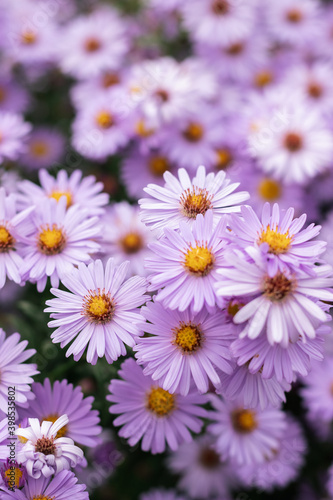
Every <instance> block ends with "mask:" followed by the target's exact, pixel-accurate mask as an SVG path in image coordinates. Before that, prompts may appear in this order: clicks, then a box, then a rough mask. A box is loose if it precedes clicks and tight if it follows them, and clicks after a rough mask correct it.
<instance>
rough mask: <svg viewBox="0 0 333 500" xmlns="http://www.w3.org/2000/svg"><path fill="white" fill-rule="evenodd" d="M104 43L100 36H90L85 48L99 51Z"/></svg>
mask: <svg viewBox="0 0 333 500" xmlns="http://www.w3.org/2000/svg"><path fill="white" fill-rule="evenodd" d="M101 46H102V44H101V42H100V40H98V38H95V37H91V38H88V39H87V40H86V41H85V43H84V48H85V50H86V52H97V50H99V49H100V48H101Z"/></svg>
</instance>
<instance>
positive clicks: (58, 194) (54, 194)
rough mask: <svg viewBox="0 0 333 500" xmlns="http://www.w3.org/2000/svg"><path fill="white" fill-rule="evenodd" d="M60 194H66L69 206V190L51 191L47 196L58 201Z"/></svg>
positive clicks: (68, 205) (70, 196) (70, 201)
mask: <svg viewBox="0 0 333 500" xmlns="http://www.w3.org/2000/svg"><path fill="white" fill-rule="evenodd" d="M62 196H66V199H67V208H68V207H70V206H71V204H72V193H70V192H69V191H52V193H51V194H50V195H49V198H54V199H55V200H57V201H59V200H60V198H61V197H62Z"/></svg>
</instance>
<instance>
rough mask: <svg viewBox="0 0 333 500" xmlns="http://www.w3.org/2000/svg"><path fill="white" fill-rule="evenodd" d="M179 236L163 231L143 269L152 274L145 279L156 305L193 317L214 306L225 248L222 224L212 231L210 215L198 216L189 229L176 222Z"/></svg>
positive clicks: (225, 238) (223, 224) (185, 225)
mask: <svg viewBox="0 0 333 500" xmlns="http://www.w3.org/2000/svg"><path fill="white" fill-rule="evenodd" d="M179 226H180V231H179V233H178V232H177V231H175V230H172V229H169V228H165V229H164V236H163V237H162V238H161V239H160V240H159V241H157V242H154V243H151V244H150V245H149V248H150V249H151V250H152V251H153V252H154V253H155V254H156V255H153V256H152V257H149V258H148V259H146V268H147V269H148V270H150V271H152V272H153V274H151V275H150V276H149V277H148V280H149V281H150V283H151V285H150V288H149V290H150V291H154V290H160V289H161V288H162V290H160V291H159V293H158V295H157V297H156V301H158V302H161V303H162V304H163V306H165V307H167V308H170V309H178V310H179V311H185V309H187V308H188V307H191V309H192V311H193V312H194V313H197V312H199V311H201V309H203V307H204V306H206V307H207V308H208V310H211V309H212V308H214V307H215V305H216V304H217V303H218V304H219V305H221V303H220V302H219V301H218V298H217V296H216V294H215V291H214V283H216V282H217V280H218V279H219V275H218V273H217V271H218V269H219V267H220V266H221V265H223V263H224V254H225V249H226V247H227V245H228V240H227V236H228V235H227V233H226V231H227V230H226V221H225V219H222V218H221V219H220V220H219V222H218V224H217V226H216V227H215V228H214V227H213V226H214V219H213V212H212V210H209V211H208V212H207V213H206V215H205V217H204V216H203V215H202V214H199V215H198V216H197V218H196V220H195V221H194V223H193V225H192V228H190V227H189V226H188V224H186V223H184V222H180V224H179Z"/></svg>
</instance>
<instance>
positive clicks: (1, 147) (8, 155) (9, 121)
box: [0, 112, 31, 162]
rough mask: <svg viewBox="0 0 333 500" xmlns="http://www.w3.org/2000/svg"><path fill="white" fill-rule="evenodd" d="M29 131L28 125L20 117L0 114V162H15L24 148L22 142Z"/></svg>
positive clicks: (6, 113) (29, 126) (12, 114)
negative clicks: (6, 160) (5, 160)
mask: <svg viewBox="0 0 333 500" xmlns="http://www.w3.org/2000/svg"><path fill="white" fill-rule="evenodd" d="M30 130H31V125H30V123H26V122H25V121H23V118H22V116H21V115H18V114H14V113H9V112H0V162H3V160H4V159H9V160H17V158H18V157H19V155H20V154H21V153H22V152H23V151H24V149H25V147H26V146H25V143H24V141H25V139H26V137H27V135H28V133H29V132H30Z"/></svg>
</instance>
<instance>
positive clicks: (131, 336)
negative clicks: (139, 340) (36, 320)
mask: <svg viewBox="0 0 333 500" xmlns="http://www.w3.org/2000/svg"><path fill="white" fill-rule="evenodd" d="M128 264H129V263H128V262H124V263H122V264H121V265H120V266H119V267H117V266H115V264H114V261H113V259H109V260H108V262H107V264H106V267H105V270H104V268H103V264H102V262H101V261H100V260H96V261H95V262H92V263H91V264H89V266H85V265H84V264H79V265H78V268H77V269H74V270H73V272H72V273H71V275H66V276H65V277H64V278H63V279H62V283H63V285H64V286H65V287H66V288H68V290H69V292H64V291H62V290H58V289H56V288H52V289H51V292H52V294H53V295H55V297H57V298H55V299H51V300H48V301H46V305H47V306H49V307H48V308H47V309H45V312H50V313H51V318H54V319H53V320H52V321H50V322H49V323H48V325H49V327H50V328H56V330H55V331H54V332H53V334H52V335H51V338H52V339H53V342H54V343H58V342H60V343H61V347H62V348H63V347H65V346H66V345H68V344H69V343H70V342H71V341H72V340H74V339H75V340H74V342H73V343H72V345H71V346H70V347H69V349H68V350H67V353H66V356H67V357H68V356H70V355H71V354H73V355H74V359H75V361H78V360H79V359H80V358H81V356H82V354H83V352H84V351H85V349H86V347H87V346H88V351H87V361H88V363H92V364H96V362H97V359H98V358H101V357H102V356H105V357H106V359H107V361H108V363H112V362H113V361H115V360H116V359H118V358H119V356H121V355H125V354H126V348H125V344H126V345H129V346H130V347H133V346H134V344H135V337H136V336H137V335H139V329H138V326H137V324H138V322H141V321H142V316H141V315H140V314H139V312H137V310H136V308H137V307H139V306H141V305H142V304H143V303H144V302H145V301H146V299H147V298H148V297H147V296H146V295H144V293H145V291H146V280H145V279H144V278H140V277H139V276H134V277H133V278H130V279H129V280H127V281H124V280H125V277H126V275H127V271H128Z"/></svg>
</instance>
